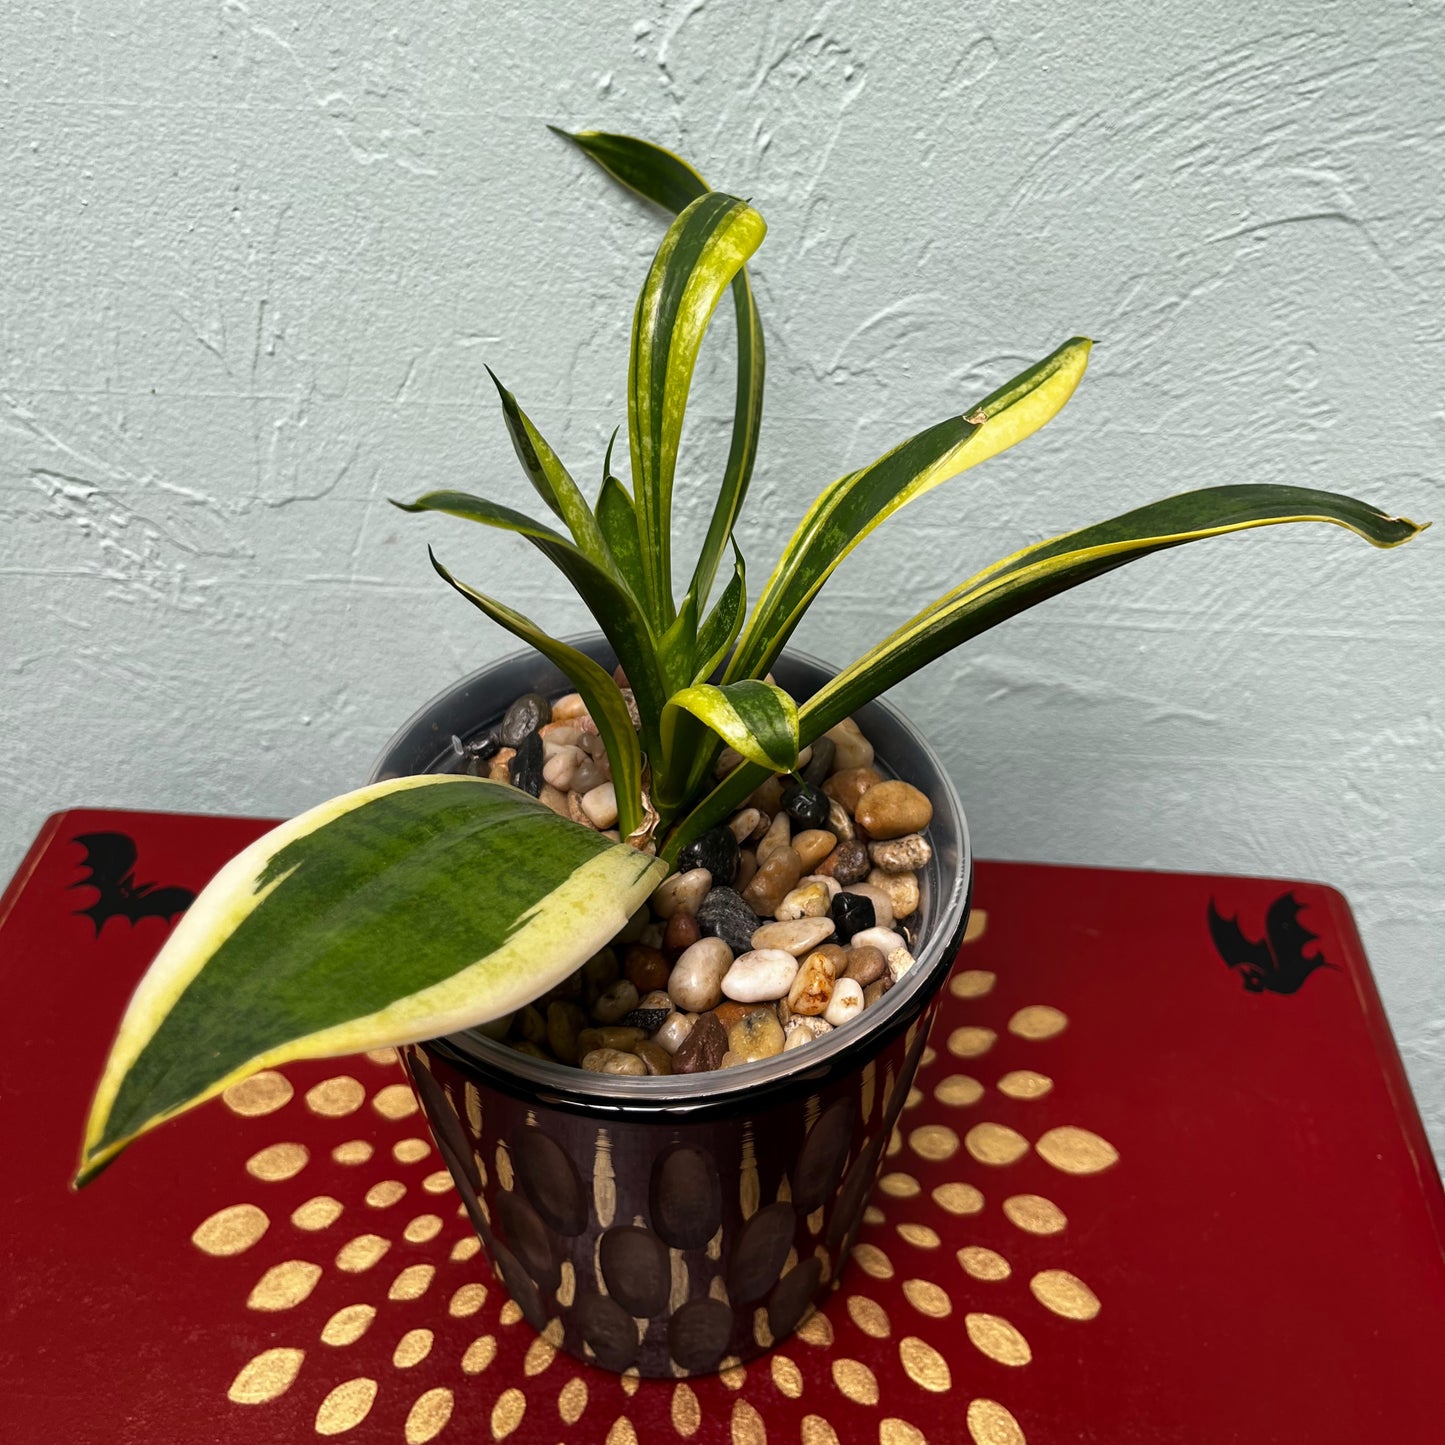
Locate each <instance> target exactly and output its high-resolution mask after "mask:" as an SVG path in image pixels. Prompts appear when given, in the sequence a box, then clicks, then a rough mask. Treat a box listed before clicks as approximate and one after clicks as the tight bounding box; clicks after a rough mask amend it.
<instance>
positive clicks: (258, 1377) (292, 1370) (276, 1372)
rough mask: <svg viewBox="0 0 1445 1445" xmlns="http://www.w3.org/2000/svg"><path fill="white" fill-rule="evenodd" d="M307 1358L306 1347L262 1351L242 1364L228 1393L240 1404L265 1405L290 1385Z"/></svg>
mask: <svg viewBox="0 0 1445 1445" xmlns="http://www.w3.org/2000/svg"><path fill="white" fill-rule="evenodd" d="M305 1358H306V1351H305V1350H294V1349H284V1348H283V1349H275V1350H263V1351H262V1352H261V1353H260V1354H259V1355H257V1356H255V1358H254V1359H250V1360H247V1361H246V1363H245V1364H244V1365H242V1366H241V1368H240V1370H239V1372H238V1373H237V1375H236V1378H235V1379H234V1380H232V1381H231V1388H230V1389H229V1390H227V1391H226V1396H227V1398H228V1399H230V1400H232V1401H233V1402H234V1403H235V1404H237V1405H264V1404H265V1403H266V1401H267V1400H274V1399H276V1398H277V1397H278V1396H281V1395H284V1394H285V1393H286V1391H287V1390H289V1389H290V1388H291V1385H292V1383H293V1382H294V1381H295V1379H296V1374H297V1372H298V1371H299V1370H300V1368H301V1362H302V1360H304V1359H305Z"/></svg>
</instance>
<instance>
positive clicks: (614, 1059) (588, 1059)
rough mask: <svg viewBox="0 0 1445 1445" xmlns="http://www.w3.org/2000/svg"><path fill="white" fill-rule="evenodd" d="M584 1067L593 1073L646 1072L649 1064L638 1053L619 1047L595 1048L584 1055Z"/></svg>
mask: <svg viewBox="0 0 1445 1445" xmlns="http://www.w3.org/2000/svg"><path fill="white" fill-rule="evenodd" d="M582 1067H583V1068H584V1069H586V1070H587V1071H588V1072H589V1073H593V1074H645V1073H646V1072H647V1065H646V1064H644V1063H643V1062H642V1060H641V1059H639V1058H638V1057H637V1055H636V1054H624V1053H621V1052H619V1051H618V1050H617V1049H593V1050H592V1052H591V1053H590V1054H583V1055H582Z"/></svg>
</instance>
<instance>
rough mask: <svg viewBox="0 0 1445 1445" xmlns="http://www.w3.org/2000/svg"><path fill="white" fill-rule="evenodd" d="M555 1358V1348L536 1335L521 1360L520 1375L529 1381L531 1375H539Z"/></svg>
mask: <svg viewBox="0 0 1445 1445" xmlns="http://www.w3.org/2000/svg"><path fill="white" fill-rule="evenodd" d="M556 1358H557V1346H556V1345H554V1344H553V1343H552V1342H551V1341H550V1340H545V1339H543V1338H542V1336H541V1335H538V1336H537V1338H536V1339H535V1340H533V1341H532V1343H531V1344H530V1345H528V1346H527V1353H526V1355H525V1356H524V1357H523V1359H522V1373H523V1374H524V1375H526V1376H527V1378H528V1379H531V1377H532V1376H533V1375H540V1374H541V1373H542V1371H543V1370H545V1369H546V1368H547V1367H548V1366H549V1365H550V1364H551V1363H552V1361H553V1360H555V1359H556Z"/></svg>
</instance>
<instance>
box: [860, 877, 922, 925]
mask: <svg viewBox="0 0 1445 1445" xmlns="http://www.w3.org/2000/svg"><path fill="white" fill-rule="evenodd" d="M868 882H869V884H870V885H871V886H872V887H874V888H877V889H879V890H880V891H881V892H883V893H886V894H887V895H888V902H889V905H890V906H891V907H892V909H893V917H894V919H895V920H896V919H899V918H909V917H911V916H912V915H913V914H915V913H917V912H918V904H919V901H920V899H921V897H922V895H921V894H920V893H919V890H918V874H916V873H885V872H884V871H883V870H882V869H881V868H874V869H873V870H872V871H871V872H870V873H869V874H868Z"/></svg>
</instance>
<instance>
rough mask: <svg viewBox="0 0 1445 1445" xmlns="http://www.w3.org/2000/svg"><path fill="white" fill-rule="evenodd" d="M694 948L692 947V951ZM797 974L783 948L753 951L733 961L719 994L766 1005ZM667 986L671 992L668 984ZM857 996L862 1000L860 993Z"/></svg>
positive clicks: (792, 961)
mask: <svg viewBox="0 0 1445 1445" xmlns="http://www.w3.org/2000/svg"><path fill="white" fill-rule="evenodd" d="M704 941H706V940H704ZM697 946H698V945H697V944H693V948H696V947H697ZM689 952H691V950H689ZM684 956H686V955H684ZM678 962H679V963H681V962H682V960H681V959H679V960H678ZM797 972H798V960H797V959H796V958H794V957H793V955H792V954H791V953H788V952H787V951H786V950H785V949H781V948H755V949H753V950H752V952H751V953H744V954H740V955H739V956H738V957H737V958H736V959H735V960H734V961H733V966H732V967H731V968H730V969H728V971H727V973H726V974H724V975H723V981H722V991H723V992H724V993H725V994H726V995H727V996H728V997H729V998H730V999H734V1000H735V1001H736V1002H738V1003H767V1002H770V1001H771V1000H773V999H775V998H782V996H783V995H784V994H785V993H787V991H788V989H789V988H790V987H791V986H792V982H793V979H794V978H795V977H796V976H797ZM668 987H669V991H671V985H670V984H669V986H668ZM858 997H859V998H860V999H861V998H862V997H863V995H862V993H861V992H860V993H859V995H858Z"/></svg>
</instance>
